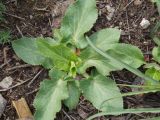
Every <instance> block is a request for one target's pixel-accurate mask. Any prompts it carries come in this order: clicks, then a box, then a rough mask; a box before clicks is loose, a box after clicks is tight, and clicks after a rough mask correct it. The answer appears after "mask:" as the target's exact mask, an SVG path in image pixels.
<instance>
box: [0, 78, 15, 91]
mask: <svg viewBox="0 0 160 120" xmlns="http://www.w3.org/2000/svg"><path fill="white" fill-rule="evenodd" d="M12 82H13V78H11V77H5V78H4V79H3V80H2V81H1V82H0V87H2V88H4V89H8V88H9V87H10V86H11V85H12Z"/></svg>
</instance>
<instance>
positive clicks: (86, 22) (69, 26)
mask: <svg viewBox="0 0 160 120" xmlns="http://www.w3.org/2000/svg"><path fill="white" fill-rule="evenodd" d="M97 16H98V12H97V9H96V0H77V1H76V2H75V3H74V4H73V5H71V6H70V7H69V8H68V10H67V12H66V14H65V16H64V18H63V21H62V26H61V29H60V31H61V34H62V35H63V40H64V41H66V40H68V39H70V40H71V42H72V43H73V44H76V45H77V47H80V48H84V47H86V45H87V41H85V39H84V33H86V32H88V31H89V30H90V29H91V28H92V26H93V24H94V23H95V22H96V19H97Z"/></svg>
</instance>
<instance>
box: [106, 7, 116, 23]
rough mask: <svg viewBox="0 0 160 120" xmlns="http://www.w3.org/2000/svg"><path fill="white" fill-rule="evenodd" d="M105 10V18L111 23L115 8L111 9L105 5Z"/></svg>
mask: <svg viewBox="0 0 160 120" xmlns="http://www.w3.org/2000/svg"><path fill="white" fill-rule="evenodd" d="M106 8H107V11H108V15H107V16H106V17H107V19H108V21H111V20H112V17H113V16H114V12H115V8H113V7H111V6H110V5H107V6H106Z"/></svg>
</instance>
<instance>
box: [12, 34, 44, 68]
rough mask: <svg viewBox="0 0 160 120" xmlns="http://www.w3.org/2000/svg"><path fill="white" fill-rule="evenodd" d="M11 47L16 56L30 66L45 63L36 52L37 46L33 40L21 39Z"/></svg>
mask: <svg viewBox="0 0 160 120" xmlns="http://www.w3.org/2000/svg"><path fill="white" fill-rule="evenodd" d="M12 47H13V49H14V51H15V52H16V54H17V56H18V57H20V58H21V59H22V60H23V61H24V62H26V63H29V64H32V65H41V64H42V63H43V62H44V61H45V57H43V56H42V55H41V54H40V53H39V52H38V50H37V44H36V41H35V39H34V38H26V37H24V38H21V39H19V40H16V41H13V42H12Z"/></svg>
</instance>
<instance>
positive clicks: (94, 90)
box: [80, 75, 123, 111]
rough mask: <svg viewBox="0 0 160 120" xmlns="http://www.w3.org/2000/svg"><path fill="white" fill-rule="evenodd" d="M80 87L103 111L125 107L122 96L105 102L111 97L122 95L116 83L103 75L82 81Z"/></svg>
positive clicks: (87, 97) (88, 98)
mask: <svg viewBox="0 0 160 120" xmlns="http://www.w3.org/2000/svg"><path fill="white" fill-rule="evenodd" d="M80 88H81V90H82V91H83V95H84V96H85V97H86V99H87V100H89V101H90V102H91V103H92V104H93V106H94V107H96V108H97V109H98V110H101V111H112V110H119V109H123V99H122V97H119V98H116V99H113V100H111V101H108V102H104V101H105V100H108V99H110V98H114V97H116V96H120V95H121V93H120V91H119V89H118V87H117V85H116V83H115V82H114V81H113V80H111V79H109V78H106V77H105V76H102V75H97V76H95V77H93V78H90V79H87V80H82V81H80Z"/></svg>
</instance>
